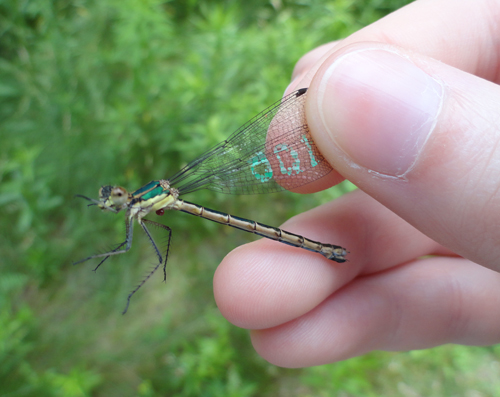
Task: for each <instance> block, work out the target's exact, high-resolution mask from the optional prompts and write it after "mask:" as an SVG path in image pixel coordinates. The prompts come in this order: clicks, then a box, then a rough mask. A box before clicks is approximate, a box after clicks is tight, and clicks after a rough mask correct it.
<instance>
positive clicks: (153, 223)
mask: <svg viewBox="0 0 500 397" xmlns="http://www.w3.org/2000/svg"><path fill="white" fill-rule="evenodd" d="M143 221H144V222H147V223H149V224H151V225H154V226H156V227H159V228H162V229H164V230H166V231H167V233H168V241H167V250H166V251H165V260H164V261H163V281H167V258H168V253H169V251H170V241H171V240H172V229H170V228H169V227H168V226H165V225H162V224H161V223H158V222H154V221H150V220H149V219H143ZM148 237H149V238H150V240H151V242H153V241H152V240H153V239H152V238H151V236H149V234H148ZM155 249H156V246H155ZM157 253H158V251H157Z"/></svg>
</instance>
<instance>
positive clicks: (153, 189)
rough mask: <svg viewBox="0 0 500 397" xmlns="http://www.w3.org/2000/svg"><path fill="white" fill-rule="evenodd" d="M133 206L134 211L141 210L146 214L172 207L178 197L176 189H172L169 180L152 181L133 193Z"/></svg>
mask: <svg viewBox="0 0 500 397" xmlns="http://www.w3.org/2000/svg"><path fill="white" fill-rule="evenodd" d="M131 196H132V200H131V202H130V204H131V208H133V209H135V211H133V212H134V213H138V212H141V213H142V215H141V217H142V216H145V215H146V214H147V213H149V212H150V211H157V210H159V209H162V208H169V207H171V206H172V205H173V204H174V203H175V202H176V201H177V197H178V192H177V190H176V189H170V185H169V183H168V181H167V180H164V179H162V180H159V181H151V182H149V183H148V184H147V185H144V186H143V187H141V188H140V189H138V190H136V191H135V192H133V193H132V194H131Z"/></svg>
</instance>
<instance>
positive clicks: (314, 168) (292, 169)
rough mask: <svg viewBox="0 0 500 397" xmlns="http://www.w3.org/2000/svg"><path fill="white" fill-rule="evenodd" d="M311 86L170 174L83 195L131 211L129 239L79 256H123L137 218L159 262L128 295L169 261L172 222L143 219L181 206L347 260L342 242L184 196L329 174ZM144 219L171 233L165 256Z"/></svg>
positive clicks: (269, 188)
mask: <svg viewBox="0 0 500 397" xmlns="http://www.w3.org/2000/svg"><path fill="white" fill-rule="evenodd" d="M306 96H307V88H303V89H300V90H298V91H295V92H294V93H292V94H290V95H288V96H286V97H285V98H283V99H281V100H280V101H278V102H276V103H275V104H274V105H272V106H270V107H269V108H267V109H266V110H264V111H263V112H261V113H259V114H258V115H257V116H255V117H254V118H253V119H251V120H250V121H249V122H247V123H246V124H244V125H243V126H242V127H240V128H239V129H238V130H237V131H236V132H234V133H233V134H232V135H231V136H230V137H229V138H228V139H226V140H225V141H223V142H221V143H219V144H218V145H217V146H215V147H213V148H212V149H210V150H209V151H208V152H206V153H205V154H203V155H201V156H200V157H198V158H197V159H195V160H193V161H192V162H191V163H189V164H188V165H186V166H185V167H184V168H182V169H181V170H180V171H179V172H177V173H176V174H175V175H174V176H172V177H171V178H169V179H162V180H158V181H152V182H149V183H148V184H146V185H145V186H143V187H141V188H140V189H138V190H136V191H134V192H132V193H129V192H127V190H125V189H124V188H122V187H119V186H110V185H107V186H102V187H101V189H100V190H99V199H97V200H94V199H91V198H89V197H85V196H82V195H78V197H82V198H84V199H86V200H88V201H90V202H91V204H90V205H97V206H98V207H99V208H101V209H102V210H105V211H111V212H114V213H118V212H120V211H122V210H124V211H126V215H125V225H126V236H125V241H124V242H122V243H121V244H119V245H118V246H117V247H116V248H115V249H114V250H112V251H109V252H106V253H104V254H98V255H92V256H89V257H88V258H85V259H82V260H81V261H78V262H76V263H75V264H77V263H81V262H85V261H88V260H89V259H94V258H103V259H102V260H101V262H99V264H98V265H97V267H96V269H97V268H98V267H99V266H101V265H102V263H103V262H104V261H105V260H106V259H108V258H109V257H110V256H112V255H118V254H123V253H125V252H127V251H128V250H129V249H130V247H131V246H132V234H133V226H134V219H135V220H136V221H137V222H138V223H139V225H140V226H141V227H142V229H143V230H144V232H145V233H146V235H147V236H148V238H149V241H150V242H151V245H152V246H153V248H154V251H155V252H156V255H157V256H158V263H157V265H156V267H155V268H154V269H153V270H152V271H151V272H150V273H149V274H148V275H147V276H146V278H144V279H143V280H142V281H141V283H139V285H138V286H137V287H136V288H134V290H132V292H131V293H130V294H129V295H128V297H127V305H126V307H125V310H124V311H123V313H125V312H126V311H127V309H128V306H129V304H130V298H131V297H132V296H133V295H134V294H135V293H136V292H137V290H138V289H139V288H140V287H141V286H142V285H143V284H144V283H145V282H146V281H147V280H148V279H149V278H150V277H151V276H152V275H153V273H154V272H155V271H156V270H157V269H158V267H159V266H161V265H162V264H163V277H164V279H166V264H167V257H168V252H169V249H170V240H171V237H172V231H171V229H170V228H169V227H168V226H165V225H162V224H160V223H158V222H154V221H151V220H149V219H145V218H144V217H145V216H146V215H148V214H149V213H150V212H152V211H153V212H156V214H158V215H163V213H164V211H165V210H177V211H182V212H187V213H188V214H192V215H196V216H200V217H203V218H206V219H209V220H211V221H214V222H218V223H222V224H224V225H228V226H232V227H235V228H237V229H241V230H244V231H247V232H250V233H254V234H257V235H259V236H262V237H267V238H269V239H272V240H276V241H279V242H281V243H285V244H288V245H291V246H294V247H298V248H303V249H306V250H309V251H312V252H317V253H319V254H321V255H323V256H324V257H326V258H328V259H331V260H333V261H335V262H340V263H342V262H345V261H346V259H345V256H346V254H347V251H346V250H345V248H342V247H340V246H338V245H332V244H323V243H319V242H317V241H313V240H310V239H308V238H305V237H302V236H299V235H296V234H293V233H289V232H287V231H285V230H281V229H278V228H275V227H271V226H267V225H264V224H262V223H257V222H255V221H251V220H248V219H244V218H239V217H236V216H233V215H229V214H226V213H222V212H218V211H214V210H211V209H208V208H204V207H201V206H199V205H197V204H193V203H189V202H187V201H184V200H181V199H180V198H179V196H181V195H184V194H187V193H192V192H195V191H197V190H201V189H209V190H214V191H217V192H221V193H229V194H257V193H271V192H277V191H280V190H284V189H288V190H292V189H294V188H298V187H300V186H303V185H305V184H307V183H310V182H313V181H315V180H318V179H319V178H321V177H323V176H325V175H326V174H328V173H329V172H330V171H332V167H331V166H330V164H328V162H326V161H325V159H324V158H323V156H322V155H321V153H320V152H319V150H318V148H317V147H316V145H315V144H314V142H313V140H312V138H311V135H310V132H309V127H308V125H307V121H306V116H305V108H304V107H305V100H306ZM146 225H154V226H158V227H160V228H162V229H164V230H165V231H166V232H167V233H168V242H167V249H166V252H165V254H164V255H162V253H161V251H160V249H159V248H158V246H157V244H156V243H155V241H154V239H153V236H152V235H151V233H150V232H149V230H148V228H147V226H146Z"/></svg>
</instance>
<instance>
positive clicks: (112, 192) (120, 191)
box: [98, 185, 130, 211]
mask: <svg viewBox="0 0 500 397" xmlns="http://www.w3.org/2000/svg"><path fill="white" fill-rule="evenodd" d="M129 201H130V195H129V194H128V192H127V190H125V189H124V188H122V187H121V186H111V185H106V186H102V187H101V188H100V189H99V204H98V206H99V208H101V209H103V210H107V209H110V208H112V209H114V210H117V211H120V210H122V209H124V208H125V207H126V206H127V204H128V202H129Z"/></svg>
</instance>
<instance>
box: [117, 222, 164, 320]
mask: <svg viewBox="0 0 500 397" xmlns="http://www.w3.org/2000/svg"><path fill="white" fill-rule="evenodd" d="M138 222H139V225H141V227H142V229H143V230H144V232H145V233H146V235H147V236H148V238H149V242H150V243H151V245H152V246H153V248H154V250H155V252H156V255H158V259H159V260H158V264H157V265H156V266H155V267H154V269H153V270H151V272H149V274H148V275H147V276H146V277H145V278H144V279H143V280H142V281H141V282H140V283H139V284H138V285H137V287H135V288H134V289H133V290H132V292H131V293H130V294H129V295H128V297H127V304H126V306H125V310H123V312H122V314H125V313H127V310H128V307H129V305H130V299H131V298H132V296H133V295H134V294H135V293H136V292H137V291H138V290H139V288H141V287H142V286H143V285H144V283H145V282H146V281H148V280H149V279H150V277H151V276H152V275H153V274H154V273H155V272H156V270H158V268H159V267H160V265H161V264H162V263H164V265H163V277H164V280H166V278H167V273H166V270H165V267H166V265H167V258H168V251H169V249H170V240H171V238H172V229H170V228H169V227H168V226H165V225H162V224H161V223H158V222H153V221H150V220H148V219H138ZM144 222H146V223H149V224H151V225H155V226H158V227H160V228H162V229H164V230H166V231H167V232H168V244H167V251H166V252H165V260H163V257H162V256H161V253H160V250H159V249H158V246H157V245H156V243H155V241H154V239H153V236H151V233H150V232H149V230H148V228H147V227H146V225H145V224H144Z"/></svg>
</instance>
